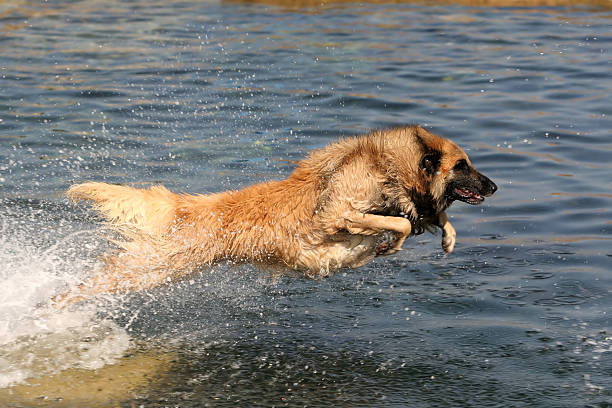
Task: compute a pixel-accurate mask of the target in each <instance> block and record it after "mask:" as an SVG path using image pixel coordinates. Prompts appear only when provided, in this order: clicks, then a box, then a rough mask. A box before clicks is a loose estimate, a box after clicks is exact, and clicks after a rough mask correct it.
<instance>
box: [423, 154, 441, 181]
mask: <svg viewBox="0 0 612 408" xmlns="http://www.w3.org/2000/svg"><path fill="white" fill-rule="evenodd" d="M438 167H440V153H438V152H428V153H425V155H424V156H423V158H422V159H421V168H422V169H423V170H425V172H426V173H427V174H429V175H430V176H431V175H432V174H434V173H435V172H436V171H438Z"/></svg>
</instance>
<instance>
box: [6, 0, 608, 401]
mask: <svg viewBox="0 0 612 408" xmlns="http://www.w3.org/2000/svg"><path fill="white" fill-rule="evenodd" d="M461 3H462V4H464V5H440V6H435V5H434V6H423V5H419V4H410V3H406V4H372V3H366V4H356V3H340V4H331V5H329V6H326V7H317V8H309V7H303V8H300V7H286V6H285V5H283V4H281V3H276V4H273V3H268V4H249V3H241V2H230V1H228V2H221V3H218V2H190V1H184V2H142V1H138V0H137V1H133V2H115V1H103V2H97V1H96V2H94V1H82V2H72V3H69V4H67V3H63V2H55V1H48V2H44V3H38V2H29V1H25V2H14V3H7V4H4V3H3V4H2V5H0V30H1V31H0V32H1V35H0V50H2V53H1V55H2V57H1V58H0V75H1V77H0V84H1V86H0V89H1V92H0V199H1V200H0V260H1V263H2V265H3V267H2V268H1V269H0V299H2V303H1V305H0V386H1V387H3V388H2V389H0V401H2V400H4V405H9V406H47V405H49V406H61V405H62V404H64V405H66V406H101V405H102V406H103V405H107V404H110V403H111V402H113V403H115V404H116V405H117V404H119V405H121V406H138V405H144V406H181V407H198V406H205V405H217V406H236V405H242V406H248V405H253V404H258V405H264V406H272V405H276V406H285V405H288V406H301V405H315V406H316V405H319V406H322V405H325V406H330V405H344V406H410V407H436V406H440V407H445V406H486V407H494V406H500V407H501V406H503V407H508V406H513V407H532V406H543V407H544V406H551V407H585V406H588V407H606V406H610V405H612V389H611V387H610V384H612V358H611V352H612V339H611V338H612V328H611V324H610V314H609V310H610V307H611V306H612V296H611V293H610V292H611V288H612V279H611V277H610V276H611V275H610V269H611V267H612V234H611V229H612V218H611V217H610V208H611V207H612V194H611V192H612V177H611V174H612V172H611V171H612V165H611V164H610V157H612V156H611V154H612V141H611V140H610V128H611V122H610V115H611V109H610V107H611V106H612V103H611V102H612V101H611V98H610V95H611V89H610V88H611V87H610V85H611V83H612V82H611V81H610V58H609V53H608V51H609V48H610V43H611V39H612V37H611V36H610V24H609V23H610V9H609V8H607V9H606V8H601V7H602V5H603V6H604V7H605V4H606V3H601V2H599V3H591V4H586V5H578V6H572V7H562V6H558V7H554V6H552V7H534V8H521V7H514V8H507V7H506V8H504V7H499V8H496V7H470V6H469V3H468V2H461ZM406 123H420V124H424V125H426V126H427V127H428V128H430V129H431V130H433V131H434V132H436V133H439V134H441V135H443V136H447V137H450V138H451V139H453V140H454V141H456V142H457V143H459V144H460V145H461V146H462V147H464V149H465V150H466V151H467V152H468V154H469V155H470V157H471V159H472V161H473V162H474V164H475V165H476V166H477V167H478V169H479V170H481V171H482V172H483V173H484V174H486V175H487V176H489V177H490V178H491V179H493V180H494V181H495V182H496V183H497V185H498V186H499V191H498V192H497V193H496V194H495V196H494V197H492V198H491V199H490V200H487V201H486V203H485V204H484V205H483V206H480V207H471V206H467V205H465V204H462V203H457V204H455V205H454V206H453V207H452V208H451V210H450V211H449V215H450V216H451V221H452V222H453V224H454V226H455V228H456V230H457V233H458V243H457V247H456V249H455V252H454V253H453V254H452V255H451V256H448V257H444V256H443V255H442V252H441V249H440V247H439V241H440V236H439V235H438V236H433V235H429V234H425V235H422V236H419V237H418V238H413V239H410V240H408V241H407V242H406V244H405V248H406V249H407V250H406V251H403V252H402V253H399V254H397V255H394V256H392V257H387V258H382V259H378V260H376V261H375V262H373V263H372V264H369V265H367V266H365V267H362V268H359V269H356V270H347V271H343V272H340V273H338V274H336V275H335V276H333V277H332V278H329V279H324V280H307V279H304V278H301V277H299V276H294V275H290V276H285V277H281V278H279V279H276V280H270V279H268V278H267V277H266V276H265V275H264V274H263V273H261V272H258V271H257V270H256V269H254V268H253V267H250V266H248V265H247V266H240V267H236V268H231V267H229V266H225V265H222V266H219V267H215V268H213V269H212V270H203V271H202V272H201V273H199V274H196V275H195V276H193V277H191V278H190V279H187V280H185V281H183V282H175V283H172V284H170V285H168V286H166V287H163V288H159V289H156V290H153V291H151V292H147V293H138V294H133V295H131V296H123V297H118V296H116V297H112V296H108V297H102V298H101V299H98V300H97V301H95V302H90V303H88V304H84V305H79V306H77V307H75V308H73V309H70V310H67V311H63V312H58V311H57V310H54V309H52V308H50V307H49V306H48V299H49V298H50V297H52V296H53V295H55V294H57V293H59V292H61V291H62V290H64V289H65V288H66V287H68V286H70V285H74V284H75V283H77V282H78V281H79V280H80V279H86V277H87V274H88V273H89V272H90V271H91V270H92V269H93V268H95V267H96V265H98V263H99V260H98V256H99V255H100V254H102V253H103V252H104V251H105V250H106V249H107V247H108V245H107V244H106V243H105V242H104V240H103V239H102V234H99V233H98V232H97V231H99V226H98V222H99V221H100V219H99V217H97V216H96V215H95V214H93V213H91V212H89V211H88V210H87V209H86V208H85V207H76V208H75V207H73V206H71V205H70V204H69V203H68V202H67V200H66V199H65V198H64V196H63V192H64V191H65V189H66V188H67V187H68V186H69V185H70V184H71V183H74V182H79V181H85V180H104V181H107V182H126V183H131V184H133V185H141V184H142V185H149V184H151V183H163V184H164V185H166V186H167V187H168V188H170V189H171V190H174V191H190V192H214V191H221V190H225V189H229V188H239V187H242V186H245V185H248V184H250V183H253V182H257V181H262V180H271V179H279V178H282V177H285V176H287V175H288V174H289V173H290V171H291V170H292V168H293V167H294V163H295V160H299V159H300V158H302V157H304V155H305V154H306V153H307V152H308V151H309V150H310V149H313V148H317V147H321V146H323V145H325V144H327V143H328V142H330V141H332V140H334V139H335V138H336V137H337V136H339V135H349V134H355V133H361V132H364V131H367V130H369V129H372V128H381V127H389V126H394V125H400V124H406ZM117 378H120V379H121V380H120V381H121V384H123V385H122V386H121V387H117V385H116V384H117V383H116V381H115V382H113V379H115V380H116V379H117ZM0 405H1V404H0Z"/></svg>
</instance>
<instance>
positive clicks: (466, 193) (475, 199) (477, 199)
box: [453, 187, 484, 204]
mask: <svg viewBox="0 0 612 408" xmlns="http://www.w3.org/2000/svg"><path fill="white" fill-rule="evenodd" d="M453 193H454V194H455V197H456V198H457V199H458V200H461V201H464V202H466V203H468V204H480V203H482V202H483V201H484V197H483V196H481V195H480V194H478V193H477V192H475V191H472V190H470V189H469V188H464V187H455V188H454V189H453Z"/></svg>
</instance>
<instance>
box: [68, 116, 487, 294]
mask: <svg viewBox="0 0 612 408" xmlns="http://www.w3.org/2000/svg"><path fill="white" fill-rule="evenodd" d="M496 189H497V187H496V185H495V184H494V183H493V182H492V181H491V180H489V179H488V178H487V177H485V176H484V175H482V174H481V173H479V172H478V171H477V170H476V169H475V168H474V167H473V166H472V164H471V162H470V159H469V158H468V156H467V155H466V154H465V152H464V151H463V150H462V149H461V148H460V147H459V146H457V145H456V144H455V143H453V142H451V141H450V140H448V139H445V138H442V137H439V136H436V135H434V134H432V133H430V132H428V131H427V130H425V129H424V128H422V127H419V126H410V127H401V128H395V129H391V130H384V131H374V132H372V133H370V134H368V135H364V136H358V137H354V138H346V139H342V140H340V141H338V142H336V143H333V144H330V145H329V146H327V147H325V148H322V149H320V150H315V151H314V152H312V153H311V154H310V156H309V157H307V158H306V159H304V160H302V161H301V162H299V163H298V165H297V168H296V169H295V170H294V171H293V173H292V174H291V175H290V176H289V177H288V178H287V179H285V180H281V181H270V182H266V183H261V184H256V185H253V186H250V187H247V188H244V189H242V190H238V191H227V192H222V193H218V194H209V195H190V194H174V193H172V192H170V191H168V190H167V189H166V188H164V187H162V186H154V187H151V188H149V189H136V188H132V187H127V186H119V185H111V184H105V183H95V182H94V183H84V184H78V185H74V186H72V187H71V188H70V189H69V190H68V196H69V197H70V198H71V199H72V200H74V201H78V200H89V201H91V202H92V203H93V207H94V208H95V209H96V210H98V211H99V212H101V213H102V214H103V215H104V216H105V218H106V220H107V221H108V225H109V226H110V227H111V229H113V230H115V231H116V232H117V233H118V235H119V236H120V237H121V238H120V239H115V240H114V242H115V243H116V244H117V245H118V246H119V249H118V250H117V251H116V252H115V253H112V254H109V255H107V256H105V258H104V268H103V270H101V271H99V272H98V273H97V274H96V275H95V276H94V277H93V279H92V281H91V282H88V283H84V284H82V285H81V286H80V287H79V289H78V290H76V291H73V292H71V293H69V294H67V295H63V296H60V297H59V299H56V300H61V301H64V300H79V299H82V298H84V297H89V296H92V295H95V294H97V293H101V292H118V291H119V292H121V291H131V290H137V289H146V288H151V287H154V286H157V285H160V284H163V283H165V282H167V281H169V280H173V279H177V278H180V277H182V276H185V275H187V274H189V273H190V272H192V271H193V270H195V269H197V268H198V267H201V266H202V265H210V264H213V263H217V262H222V261H229V262H232V263H241V262H249V263H254V264H259V265H262V266H264V267H265V266H275V267H278V266H280V267H282V268H287V269H293V270H299V271H303V272H304V273H305V274H306V275H308V276H310V277H318V276H327V275H330V274H331V273H332V272H333V271H334V270H336V269H338V268H356V267H359V266H361V265H364V264H365V263H367V262H369V261H371V260H372V259H374V258H375V257H376V256H380V255H389V254H393V253H395V252H397V251H398V250H399V249H400V248H401V246H402V244H403V242H404V240H405V239H406V237H408V236H410V235H416V234H421V233H423V232H424V231H425V230H432V229H434V228H437V227H439V228H441V229H442V248H443V249H444V251H445V252H447V253H450V252H452V250H453V248H454V246H455V237H456V233H455V229H454V228H453V226H452V225H451V223H450V222H449V220H448V218H447V216H446V213H445V212H444V211H445V210H446V209H447V208H448V207H449V206H450V205H451V203H452V202H453V201H456V200H459V201H463V202H466V203H468V204H479V203H481V202H482V201H483V200H484V197H486V196H490V195H491V194H493V193H494V192H495V190H496Z"/></svg>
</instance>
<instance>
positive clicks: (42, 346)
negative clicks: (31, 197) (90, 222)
mask: <svg viewBox="0 0 612 408" xmlns="http://www.w3.org/2000/svg"><path fill="white" fill-rule="evenodd" d="M37 214H39V215H40V214H41V213H40V212H39V213H36V212H35V211H34V212H33V211H30V210H27V209H23V208H19V209H17V210H16V209H15V208H11V209H7V208H2V209H1V211H0V263H1V264H2V265H3V268H2V269H1V270H0V299H2V303H1V304H0V387H6V386H10V385H13V384H17V383H20V382H23V381H25V380H27V379H28V378H32V377H41V376H46V375H51V374H54V373H57V372H59V371H62V370H66V369H69V368H85V369H97V368H100V367H102V366H104V365H105V364H110V363H113V362H115V361H116V360H117V359H119V358H121V357H122V355H123V354H124V353H125V351H126V350H127V349H128V348H129V347H130V343H131V340H130V337H129V336H128V335H127V333H126V332H125V330H124V329H122V328H121V327H119V326H118V325H117V324H115V323H114V322H113V321H111V320H108V319H102V318H100V317H98V315H99V313H98V311H97V306H96V305H94V304H87V305H80V306H77V307H73V308H70V309H64V310H58V309H57V308H55V307H54V306H53V305H51V302H50V299H51V298H52V297H53V296H54V295H56V294H58V293H60V292H61V291H62V290H65V289H66V288H67V287H70V286H73V285H74V284H75V283H77V282H78V281H79V280H80V279H81V278H82V277H83V276H84V275H85V274H86V273H87V271H88V270H91V268H93V267H95V266H96V264H97V260H96V257H95V256H94V255H93V254H94V253H95V252H96V251H99V248H96V246H95V244H94V243H93V242H94V241H93V239H94V236H92V235H93V234H91V232H90V231H83V230H80V231H79V230H78V228H79V226H78V224H75V223H74V222H65V221H64V222H60V223H50V222H48V221H45V220H44V219H41V218H40V216H39V215H37Z"/></svg>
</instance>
